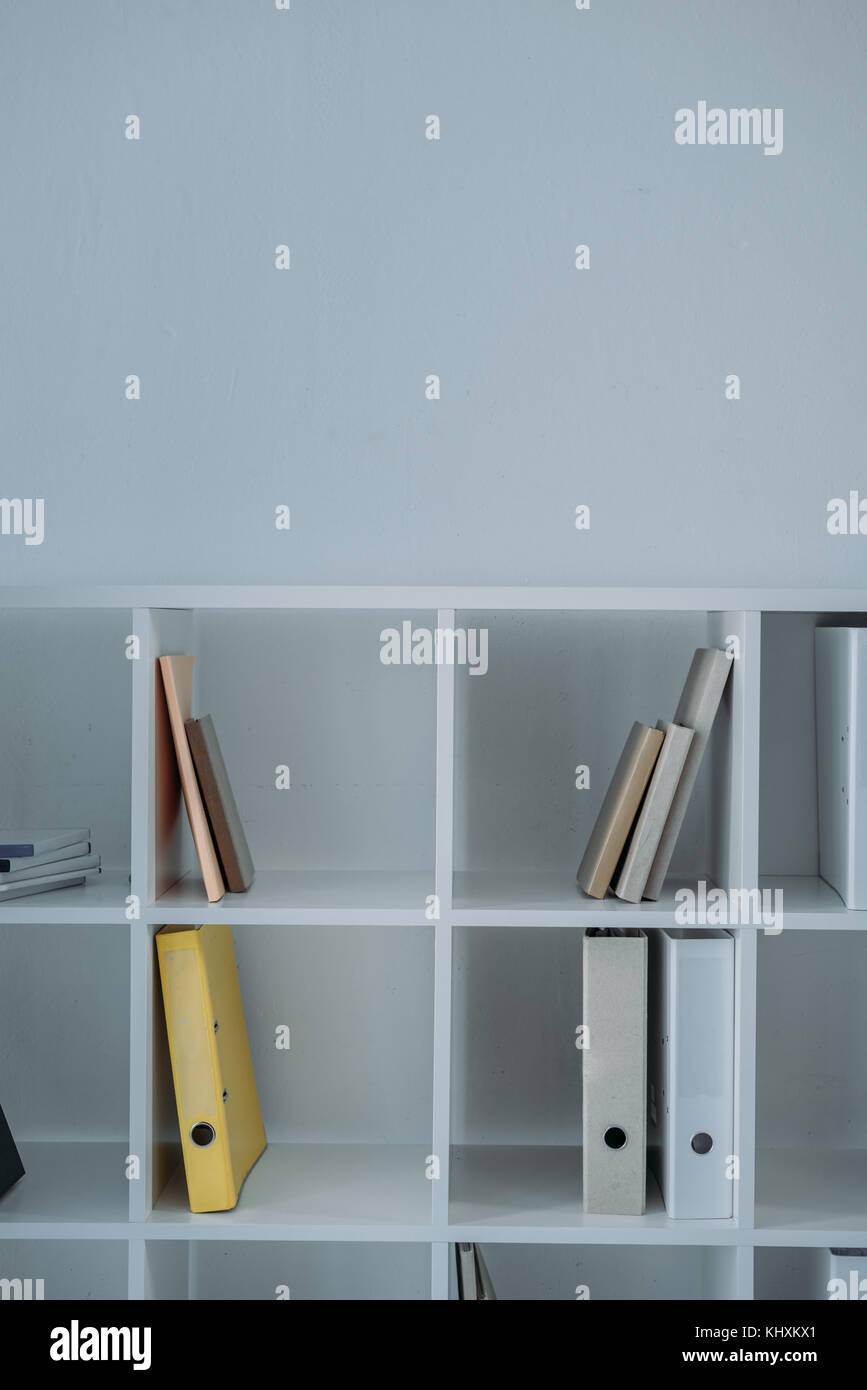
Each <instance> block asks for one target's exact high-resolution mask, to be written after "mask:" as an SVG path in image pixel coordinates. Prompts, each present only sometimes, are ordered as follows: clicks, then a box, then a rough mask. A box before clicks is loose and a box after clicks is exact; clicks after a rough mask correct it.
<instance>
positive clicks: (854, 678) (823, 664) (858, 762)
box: [816, 627, 867, 910]
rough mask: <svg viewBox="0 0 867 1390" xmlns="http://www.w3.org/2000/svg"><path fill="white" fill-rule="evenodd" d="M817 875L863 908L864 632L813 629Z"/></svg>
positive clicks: (866, 844) (866, 789)
mask: <svg viewBox="0 0 867 1390" xmlns="http://www.w3.org/2000/svg"><path fill="white" fill-rule="evenodd" d="M816 755H817V756H816V770H817V775H818V791H819V873H820V874H821V875H822V878H824V879H825V881H826V882H827V883H830V885H831V887H832V888H835V889H836V890H837V892H838V893H839V894H840V897H841V898H842V899H843V901H844V903H845V904H846V906H847V907H849V908H857V909H859V910H863V909H865V908H867V628H863V627H819V628H817V629H816Z"/></svg>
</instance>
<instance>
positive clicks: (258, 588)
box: [0, 584, 867, 613]
mask: <svg viewBox="0 0 867 1390" xmlns="http://www.w3.org/2000/svg"><path fill="white" fill-rule="evenodd" d="M0 608H106V609H112V608H113V609H117V608H128V609H134V608H189V609H194V608H287V609H292V608H307V609H369V610H376V609H400V608H406V609H409V608H412V609H428V610H434V609H437V608H454V609H460V610H476V611H485V610H494V609H513V610H516V611H518V610H523V611H529V610H545V609H547V610H551V611H581V610H596V611H600V610H610V611H617V610H623V611H627V610H632V611H645V612H652V611H669V612H677V611H679V610H681V611H684V612H719V611H741V612H764V613H799V612H807V613H817V612H821V613H846V612H859V611H862V610H864V609H867V588H863V589H814V588H803V589H796V588H790V589H785V588H783V589H771V588H741V589H726V588H698V587H696V588H642V587H634V588H609V587H605V588H603V587H599V588H593V587H576V586H564V587H543V586H486V585H458V586H455V585H364V584H361V585H358V584H333V585H327V584H318V585H317V584H313V585H308V584H298V585H280V584H177V585H175V584H143V585H123V584H121V585H78V586H75V585H73V586H64V587H60V586H51V585H46V586H38V585H20V586H15V585H3V586H0Z"/></svg>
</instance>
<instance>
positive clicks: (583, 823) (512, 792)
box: [454, 611, 747, 909]
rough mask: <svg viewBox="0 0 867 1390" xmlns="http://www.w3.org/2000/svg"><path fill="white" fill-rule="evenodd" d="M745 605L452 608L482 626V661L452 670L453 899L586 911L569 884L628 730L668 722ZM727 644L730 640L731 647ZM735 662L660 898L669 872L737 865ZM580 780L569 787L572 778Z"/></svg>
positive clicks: (721, 870)
mask: <svg viewBox="0 0 867 1390" xmlns="http://www.w3.org/2000/svg"><path fill="white" fill-rule="evenodd" d="M742 619H743V615H742V614H725V613H716V614H710V613H703V612H653V613H647V612H622V611H614V612H568V613H567V612H546V613H540V612H520V613H510V612H488V613H484V612H481V613H480V612H474V613H466V612H461V613H459V614H457V615H456V624H457V625H459V626H460V627H461V628H466V629H467V630H468V631H469V630H478V631H479V632H480V633H484V634H486V642H487V669H486V671H485V672H484V673H482V668H481V666H479V667H478V668H477V669H476V670H474V669H473V667H472V666H470V665H467V666H461V667H458V668H457V669H456V672H455V794H454V821H455V840H454V869H455V906H456V908H458V909H461V908H476V907H478V908H485V907H496V906H508V907H522V906H527V907H533V906H538V907H567V908H577V907H580V906H584V907H588V908H592V907H593V902H592V900H589V899H587V898H586V897H584V895H582V894H581V893H580V892H579V890H578V889H577V887H576V884H575V873H576V870H577V868H578V864H579V863H580V861H581V857H582V855H583V853H584V850H585V848H586V845H587V841H588V839H589V837H590V832H591V830H592V828H593V824H594V822H595V819H596V816H597V814H598V812H599V809H600V806H601V804H602V800H603V797H604V795H605V792H606V789H607V787H608V783H609V781H610V778H611V775H612V773H613V771H614V768H615V766H616V764H617V760H618V758H619V757H620V754H621V752H622V750H623V745H624V743H625V742H626V738H627V735H628V734H629V731H630V729H631V727H632V725H633V723H634V722H635V721H636V720H637V721H639V722H642V723H645V724H651V725H654V726H655V724H656V722H657V720H658V719H661V718H662V719H673V718H674V713H675V709H676V707H677V703H678V700H679V698H680V693H681V690H682V687H683V684H684V682H685V680H686V677H687V673H688V671H689V667H690V663H691V661H692V657H693V654H694V652H695V650H696V648H697V647H706V646H718V647H724V646H725V645H726V640H727V638H728V637H737V638H738V640H739V642H740V641H741V640H742V634H743V628H742ZM732 649H734V648H732ZM740 655H741V660H740V663H737V662H736V663H733V667H734V670H733V673H732V677H731V678H730V679H729V682H728V685H727V687H726V691H725V693H724V696H723V701H722V705H721V708H720V710H719V712H718V714H717V718H716V721H715V724H714V728H713V731H712V735H711V739H710V744H709V747H708V750H707V752H706V754H705V758H704V761H703V765H702V768H701V771H700V773H699V778H698V781H697V784H696V787H695V790H694V792H693V796H692V799H691V802H690V806H689V810H688V812H687V816H686V819H685V821H684V824H683V828H682V830H681V832H680V836H679V838H678V841H677V846H676V848H675V852H674V858H673V860H672V864H671V871H670V878H669V885H668V891H667V892H666V893H665V894H664V895H663V901H664V903H666V904H668V905H669V906H670V903H671V892H672V887H673V885H674V884H675V883H676V882H677V881H683V880H689V881H691V882H693V883H695V881H696V880H697V879H700V878H705V879H706V880H708V881H709V882H714V883H718V884H720V885H726V884H727V883H728V882H729V879H730V878H731V877H732V876H733V875H734V874H735V867H734V865H735V861H736V855H737V847H736V846H734V845H733V844H732V843H731V836H730V820H731V806H732V802H733V800H736V798H737V796H738V787H739V785H740V779H741V776H742V772H743V768H742V763H741V759H740V756H739V751H738V747H737V743H736V739H735V736H734V724H733V717H732V715H733V708H734V706H735V703H736V702H738V701H739V700H740V699H741V689H742V680H743V669H744V668H743V661H744V660H746V659H747V654H746V653H745V652H744V651H743V650H742V649H741V652H740ZM579 783H580V785H579Z"/></svg>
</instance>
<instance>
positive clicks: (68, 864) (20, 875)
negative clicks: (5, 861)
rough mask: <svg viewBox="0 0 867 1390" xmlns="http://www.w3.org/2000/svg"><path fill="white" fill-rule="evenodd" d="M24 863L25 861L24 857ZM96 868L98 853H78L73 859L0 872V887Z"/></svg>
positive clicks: (84, 871) (97, 866)
mask: <svg viewBox="0 0 867 1390" xmlns="http://www.w3.org/2000/svg"><path fill="white" fill-rule="evenodd" d="M24 863H25V864H26V863H27V860H26V859H25V860H24ZM98 868H99V855H98V854H78V855H76V856H75V858H74V859H58V860H55V861H54V862H53V863H50V864H33V865H31V867H30V868H28V869H12V870H11V871H10V872H9V873H0V887H2V886H3V885H4V884H7V883H26V882H28V881H30V880H32V879H34V878H49V877H50V876H52V875H56V874H71V873H77V874H82V873H86V872H87V871H88V870H90V869H98Z"/></svg>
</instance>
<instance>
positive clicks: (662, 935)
mask: <svg viewBox="0 0 867 1390" xmlns="http://www.w3.org/2000/svg"><path fill="white" fill-rule="evenodd" d="M650 939H651V946H650V953H651V956H650V1059H649V1067H648V1072H649V1082H650V1084H649V1088H648V1117H649V1128H648V1158H649V1161H650V1167H651V1169H652V1170H653V1172H654V1173H655V1174H656V1178H657V1181H658V1182H659V1187H660V1190H661V1192H662V1196H663V1199H664V1201H665V1209H666V1211H667V1212H668V1214H669V1216H670V1217H673V1218H675V1219H679V1220H698V1221H701V1220H706V1219H708V1220H709V1219H711V1218H713V1217H720V1218H725V1217H730V1216H731V1215H732V1209H733V1187H734V1184H733V1182H732V1180H731V1176H730V1169H729V1166H728V1165H729V1164H730V1162H731V1158H732V1152H733V1148H734V1014H735V969H734V961H735V955H734V951H735V943H734V938H733V937H732V936H730V935H729V933H728V932H726V931H720V930H718V929H715V928H713V927H682V928H676V927H675V928H668V927H660V928H657V929H656V930H654V931H652V932H651V933H650Z"/></svg>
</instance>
